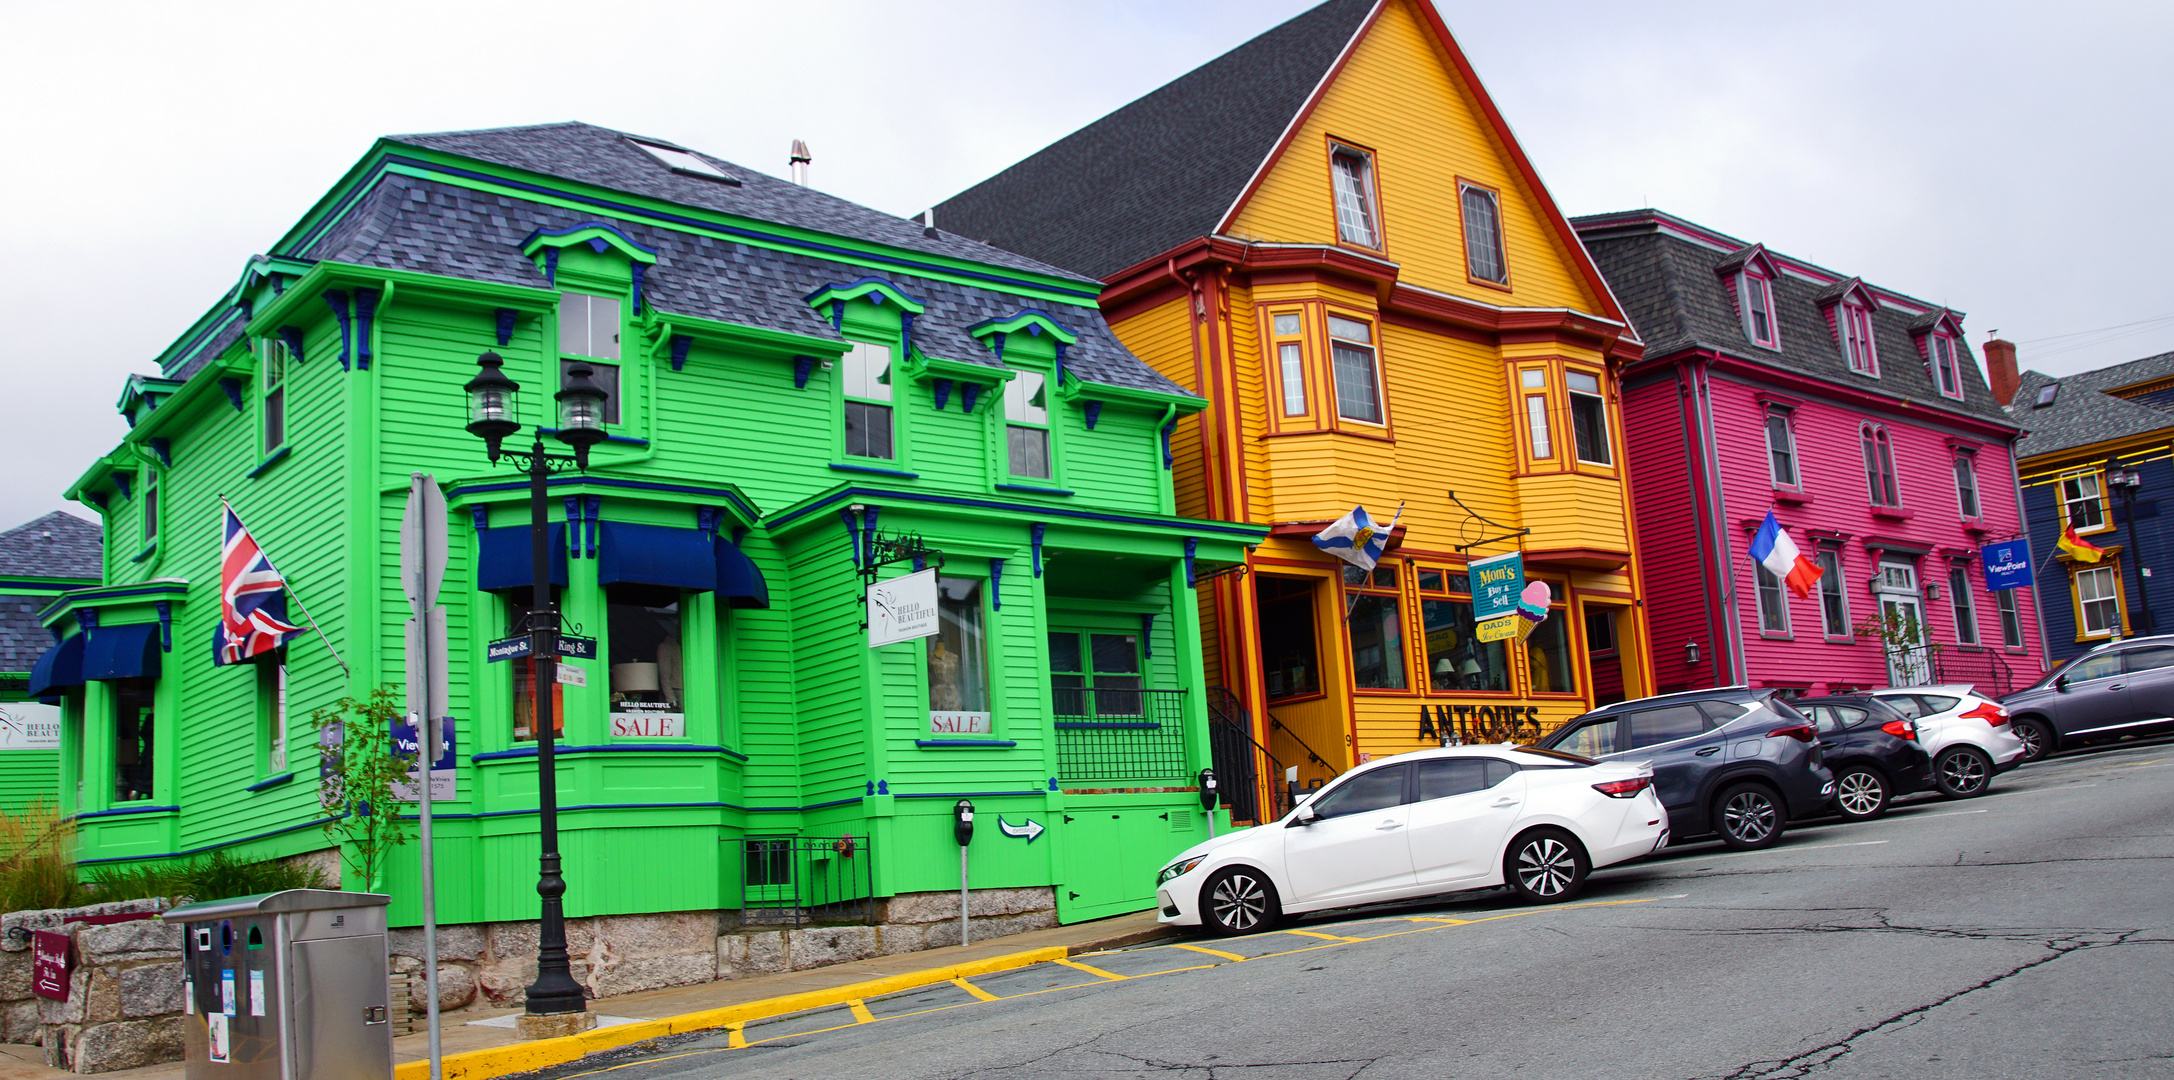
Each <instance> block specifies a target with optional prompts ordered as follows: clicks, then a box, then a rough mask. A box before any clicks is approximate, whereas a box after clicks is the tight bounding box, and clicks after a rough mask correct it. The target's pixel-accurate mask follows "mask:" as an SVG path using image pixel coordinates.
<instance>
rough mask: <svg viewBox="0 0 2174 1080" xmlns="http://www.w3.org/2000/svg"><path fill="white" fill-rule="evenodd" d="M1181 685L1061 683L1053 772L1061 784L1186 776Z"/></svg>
mask: <svg viewBox="0 0 2174 1080" xmlns="http://www.w3.org/2000/svg"><path fill="white" fill-rule="evenodd" d="M1185 694H1186V691H1184V690H1133V689H1129V688H1128V689H1113V688H1077V687H1075V688H1064V689H1060V690H1058V691H1057V694H1056V702H1055V705H1056V708H1055V710H1054V711H1055V713H1056V717H1055V720H1056V726H1057V776H1058V778H1059V779H1060V780H1062V781H1065V782H1067V783H1073V782H1092V783H1107V782H1114V781H1160V782H1173V783H1174V782H1186V781H1189V779H1190V777H1188V775H1187V773H1186V768H1185Z"/></svg>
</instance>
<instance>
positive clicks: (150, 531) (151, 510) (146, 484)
mask: <svg viewBox="0 0 2174 1080" xmlns="http://www.w3.org/2000/svg"><path fill="white" fill-rule="evenodd" d="M158 538H159V471H158V470H157V469H151V468H147V469H145V470H144V471H143V542H144V543H145V544H146V545H148V544H150V543H151V542H152V541H153V540H156V539H158Z"/></svg>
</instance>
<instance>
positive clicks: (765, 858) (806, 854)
mask: <svg viewBox="0 0 2174 1080" xmlns="http://www.w3.org/2000/svg"><path fill="white" fill-rule="evenodd" d="M726 842H727V843H737V844H739V845H740V858H741V864H740V922H741V923H743V924H762V925H790V926H802V925H805V924H807V923H811V922H861V923H872V922H875V921H876V861H875V859H874V858H872V857H870V854H869V849H868V837H865V836H758V837H748V838H746V839H744V840H737V841H733V840H728V841H726Z"/></svg>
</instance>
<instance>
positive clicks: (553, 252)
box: [544, 248, 559, 289]
mask: <svg viewBox="0 0 2174 1080" xmlns="http://www.w3.org/2000/svg"><path fill="white" fill-rule="evenodd" d="M544 284H546V285H549V286H551V287H552V288H554V289H556V288H558V287H559V249H557V248H545V249H544Z"/></svg>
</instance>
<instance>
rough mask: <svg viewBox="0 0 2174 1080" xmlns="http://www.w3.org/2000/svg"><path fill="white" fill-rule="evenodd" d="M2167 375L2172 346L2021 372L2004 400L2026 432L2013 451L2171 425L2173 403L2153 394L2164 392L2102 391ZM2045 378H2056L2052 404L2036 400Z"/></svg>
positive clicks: (2053, 448) (2043, 449) (2065, 446)
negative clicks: (2069, 369)
mask: <svg viewBox="0 0 2174 1080" xmlns="http://www.w3.org/2000/svg"><path fill="white" fill-rule="evenodd" d="M2168 378H2174V352H2168V353H2160V354H2159V355H2157V356H2147V357H2144V358H2143V359H2141V360H2131V361H2129V362H2128V363H2125V364H2115V365H2113V366H2112V367H2102V368H2099V369H2098V370H2096V371H2085V372H2079V373H2078V374H2075V375H2064V376H2062V377H2060V378H2054V377H2053V376H2051V375H2048V374H2046V373H2045V372H2042V371H2026V372H2024V373H2023V376H2022V378H2021V379H2020V380H2019V385H2018V386H2017V388H2016V395H2015V401H2014V402H2012V403H2010V404H2009V406H2008V415H2009V417H2011V418H2012V419H2014V420H2015V422H2016V423H2019V424H2021V425H2023V427H2024V428H2025V429H2026V430H2028V431H2029V432H2030V434H2028V435H2026V436H2024V437H2023V441H2021V442H2019V443H2017V444H2016V457H2018V458H2024V457H2029V456H2032V455H2037V454H2051V453H2056V452H2058V451H2062V450H2072V449H2074V448H2076V447H2079V446H2088V445H2090V444H2091V443H2095V442H2102V441H2104V440H2107V439H2119V438H2124V437H2126V436H2130V435H2142V434H2144V433H2146V432H2151V431H2159V430H2163V429H2167V428H2174V406H2170V405H2169V404H2163V403H2161V402H2159V401H2157V400H2156V399H2158V398H2161V397H2163V396H2165V395H2164V394H2152V395H2150V396H2149V398H2138V399H2135V400H2125V399H2122V398H2117V397H2115V396H2113V395H2112V394H2109V393H2107V392H2106V391H2108V390H2112V389H2116V388H2118V387H2123V386H2135V385H2136V384H2138V383H2146V382H2153V381H2156V380H2159V379H2168ZM2048 383H2059V384H2061V389H2060V390H2059V391H2057V392H2056V393H2055V394H2054V398H2053V403H2052V404H2050V405H2043V406H2041V405H2038V404H2036V402H2037V401H2038V391H2039V390H2040V389H2042V388H2043V387H2045V386H2046V384H2048Z"/></svg>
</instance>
